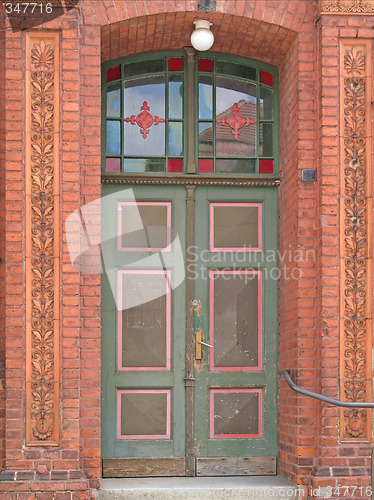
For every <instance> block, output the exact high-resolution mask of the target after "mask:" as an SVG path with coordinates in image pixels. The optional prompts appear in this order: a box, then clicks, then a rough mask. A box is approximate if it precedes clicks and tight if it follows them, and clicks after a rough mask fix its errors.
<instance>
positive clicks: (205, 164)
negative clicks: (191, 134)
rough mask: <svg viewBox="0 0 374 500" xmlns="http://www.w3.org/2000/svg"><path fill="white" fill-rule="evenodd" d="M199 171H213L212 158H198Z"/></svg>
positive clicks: (203, 172)
mask: <svg viewBox="0 0 374 500" xmlns="http://www.w3.org/2000/svg"><path fill="white" fill-rule="evenodd" d="M199 173H200V174H212V173H213V160H199Z"/></svg>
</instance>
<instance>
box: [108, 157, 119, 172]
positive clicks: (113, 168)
mask: <svg viewBox="0 0 374 500" xmlns="http://www.w3.org/2000/svg"><path fill="white" fill-rule="evenodd" d="M105 170H106V171H107V172H120V171H121V159H120V158H107V159H106V169H105Z"/></svg>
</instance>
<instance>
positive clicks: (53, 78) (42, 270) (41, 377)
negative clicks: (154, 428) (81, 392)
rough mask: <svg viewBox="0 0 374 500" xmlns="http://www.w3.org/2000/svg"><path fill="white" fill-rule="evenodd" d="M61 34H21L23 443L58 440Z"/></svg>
mask: <svg viewBox="0 0 374 500" xmlns="http://www.w3.org/2000/svg"><path fill="white" fill-rule="evenodd" d="M58 69H59V35H58V33H51V32H28V33H26V92H25V97H26V107H25V113H26V117H25V124H26V148H25V149H26V150H25V154H26V157H25V189H26V217H25V228H26V246H25V251H26V444H27V445H28V446H57V445H58V441H59V412H58V406H59V371H60V370H59V265H60V257H59V253H60V249H59V113H58V111H59V73H58Z"/></svg>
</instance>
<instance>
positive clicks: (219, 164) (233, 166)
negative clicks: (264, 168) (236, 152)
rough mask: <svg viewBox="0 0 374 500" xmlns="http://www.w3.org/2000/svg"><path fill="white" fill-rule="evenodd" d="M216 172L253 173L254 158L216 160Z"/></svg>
mask: <svg viewBox="0 0 374 500" xmlns="http://www.w3.org/2000/svg"><path fill="white" fill-rule="evenodd" d="M216 172H218V173H226V174H254V173H255V172H256V160H235V159H230V160H220V159H217V160H216Z"/></svg>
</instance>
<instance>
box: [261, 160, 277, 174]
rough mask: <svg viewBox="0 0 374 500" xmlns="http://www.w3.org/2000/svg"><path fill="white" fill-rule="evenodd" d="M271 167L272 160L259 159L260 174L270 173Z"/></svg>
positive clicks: (271, 171)
mask: <svg viewBox="0 0 374 500" xmlns="http://www.w3.org/2000/svg"><path fill="white" fill-rule="evenodd" d="M273 171H274V169H273V160H260V165H259V172H260V174H272V173H273Z"/></svg>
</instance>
